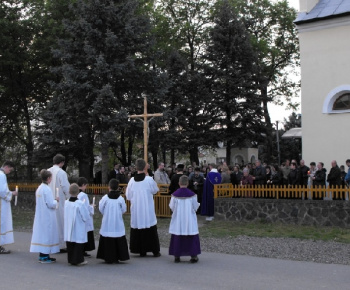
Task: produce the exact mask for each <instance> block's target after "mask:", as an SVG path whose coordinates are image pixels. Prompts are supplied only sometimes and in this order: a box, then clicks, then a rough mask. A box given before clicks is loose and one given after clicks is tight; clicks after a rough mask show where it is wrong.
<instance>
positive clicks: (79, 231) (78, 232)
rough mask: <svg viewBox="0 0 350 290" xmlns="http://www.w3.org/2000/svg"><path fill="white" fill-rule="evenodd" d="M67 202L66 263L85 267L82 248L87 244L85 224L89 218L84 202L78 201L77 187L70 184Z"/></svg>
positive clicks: (65, 224)
mask: <svg viewBox="0 0 350 290" xmlns="http://www.w3.org/2000/svg"><path fill="white" fill-rule="evenodd" d="M69 194H70V196H71V197H70V198H69V200H66V202H65V206H64V240H65V241H66V243H67V253H68V263H69V264H71V265H76V266H81V265H86V264H87V261H85V259H84V248H85V243H86V242H87V235H86V222H87V221H88V219H89V218H90V214H89V211H88V210H87V209H86V207H85V206H84V202H83V201H81V200H79V199H78V194H79V186H78V184H76V183H72V184H71V186H70V187H69Z"/></svg>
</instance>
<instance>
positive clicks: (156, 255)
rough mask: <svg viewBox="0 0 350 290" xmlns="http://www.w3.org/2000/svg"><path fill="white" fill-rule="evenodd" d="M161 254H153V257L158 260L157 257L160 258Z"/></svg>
mask: <svg viewBox="0 0 350 290" xmlns="http://www.w3.org/2000/svg"><path fill="white" fill-rule="evenodd" d="M161 255H162V254H161V253H159V252H158V253H153V257H156V258H158V257H160V256H161Z"/></svg>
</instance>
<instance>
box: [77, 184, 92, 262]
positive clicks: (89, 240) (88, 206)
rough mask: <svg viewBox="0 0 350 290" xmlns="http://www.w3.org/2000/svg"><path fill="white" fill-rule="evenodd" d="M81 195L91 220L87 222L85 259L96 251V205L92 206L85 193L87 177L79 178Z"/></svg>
mask: <svg viewBox="0 0 350 290" xmlns="http://www.w3.org/2000/svg"><path fill="white" fill-rule="evenodd" d="M77 183H78V186H79V191H80V192H79V194H78V199H79V200H81V201H82V202H83V203H84V206H85V207H86V209H87V210H88V212H89V214H90V215H89V219H88V220H87V221H86V223H85V225H86V234H87V242H86V243H85V247H84V251H85V252H84V257H88V258H91V255H90V254H88V253H87V252H89V251H93V250H95V248H96V247H95V236H94V219H93V217H94V214H95V205H93V204H90V201H89V196H88V195H87V194H86V193H85V190H86V187H87V186H88V181H87V179H86V178H85V177H79V178H78V181H77Z"/></svg>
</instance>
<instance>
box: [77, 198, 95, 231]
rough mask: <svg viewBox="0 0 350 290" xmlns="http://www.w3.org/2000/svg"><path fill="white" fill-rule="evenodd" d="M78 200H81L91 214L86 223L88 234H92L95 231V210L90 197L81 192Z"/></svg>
mask: <svg viewBox="0 0 350 290" xmlns="http://www.w3.org/2000/svg"><path fill="white" fill-rule="evenodd" d="M78 199H79V200H81V201H82V202H83V203H84V206H85V207H86V209H87V211H88V212H89V218H88V220H87V221H86V223H85V225H86V232H91V231H93V230H94V219H93V217H94V214H95V209H94V207H93V206H92V205H90V201H89V196H88V195H87V194H86V193H85V192H82V191H81V192H80V193H79V194H78Z"/></svg>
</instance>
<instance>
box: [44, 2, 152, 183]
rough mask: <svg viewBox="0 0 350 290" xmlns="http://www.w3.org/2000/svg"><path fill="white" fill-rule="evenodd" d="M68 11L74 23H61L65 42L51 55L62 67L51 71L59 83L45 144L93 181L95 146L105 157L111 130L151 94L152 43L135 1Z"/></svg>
mask: <svg viewBox="0 0 350 290" xmlns="http://www.w3.org/2000/svg"><path fill="white" fill-rule="evenodd" d="M70 9H71V12H72V13H73V15H74V19H73V20H72V19H67V20H65V21H64V28H65V30H66V32H67V34H68V35H69V37H67V38H63V39H60V41H59V48H58V49H56V50H55V51H54V53H55V56H56V57H57V58H58V59H60V60H61V62H62V65H59V66H56V67H54V68H53V71H54V72H55V73H56V74H57V76H58V77H59V78H60V79H59V81H58V82H55V83H53V84H52V85H53V88H54V89H55V95H54V97H53V99H52V101H51V102H50V104H49V107H48V109H49V110H48V114H47V115H46V117H47V119H46V120H47V125H48V126H49V128H51V130H52V133H53V134H52V135H51V136H50V137H49V138H47V137H46V138H47V139H46V140H45V144H47V145H48V144H54V143H56V144H57V146H62V147H64V148H65V150H68V151H70V152H71V154H72V153H73V154H74V156H75V157H76V158H77V159H78V161H79V171H80V175H81V176H86V177H88V178H92V166H93V148H94V145H95V142H97V141H98V142H99V143H100V144H101V150H102V151H103V154H102V156H105V158H107V157H106V156H108V154H107V153H106V150H107V151H108V147H109V143H110V142H112V141H114V140H115V138H114V136H113V134H114V132H115V130H114V129H115V128H118V127H119V126H120V127H121V128H122V127H123V125H124V124H125V123H126V122H127V111H130V108H134V107H135V100H136V99H137V98H138V96H141V95H142V94H143V93H148V92H153V91H154V90H155V89H154V87H155V83H156V81H155V80H156V78H157V75H156V74H155V72H154V71H152V70H151V69H150V63H151V62H150V61H149V59H148V56H149V51H150V48H151V47H152V44H153V40H152V35H151V27H150V22H149V19H148V17H146V16H144V15H141V14H140V13H139V6H138V1H136V0H121V1H112V0H87V1H83V0H78V1H76V3H74V4H73V5H71V8H70ZM91 157H92V158H91ZM106 164H108V163H106V162H103V163H102V165H103V166H104V167H103V168H102V175H103V179H104V180H103V181H106V178H107V168H106Z"/></svg>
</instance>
